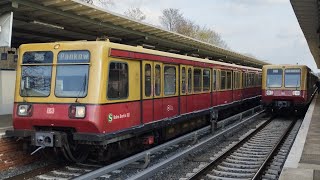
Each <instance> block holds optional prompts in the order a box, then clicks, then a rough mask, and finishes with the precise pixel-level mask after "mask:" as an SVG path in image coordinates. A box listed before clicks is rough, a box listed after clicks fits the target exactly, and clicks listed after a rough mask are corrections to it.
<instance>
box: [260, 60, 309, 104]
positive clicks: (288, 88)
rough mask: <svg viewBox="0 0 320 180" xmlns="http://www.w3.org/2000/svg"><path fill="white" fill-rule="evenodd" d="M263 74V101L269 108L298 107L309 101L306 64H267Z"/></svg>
mask: <svg viewBox="0 0 320 180" xmlns="http://www.w3.org/2000/svg"><path fill="white" fill-rule="evenodd" d="M262 74H263V77H262V82H263V85H262V103H263V105H264V106H265V107H267V108H268V109H272V110H280V109H296V108H299V107H300V106H303V105H304V104H305V102H306V101H307V91H306V74H307V73H306V68H305V67H304V66H298V65H291V66H289V65H266V66H264V67H263V69H262Z"/></svg>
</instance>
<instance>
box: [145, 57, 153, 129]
mask: <svg viewBox="0 0 320 180" xmlns="http://www.w3.org/2000/svg"><path fill="white" fill-rule="evenodd" d="M153 71H154V70H153V62H150V61H143V62H142V97H143V98H142V121H143V123H149V122H152V121H153V112H154V106H153V85H152V82H153V76H152V74H153Z"/></svg>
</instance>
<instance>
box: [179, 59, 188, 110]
mask: <svg viewBox="0 0 320 180" xmlns="http://www.w3.org/2000/svg"><path fill="white" fill-rule="evenodd" d="M186 94H187V68H186V66H185V65H181V66H180V103H179V104H180V114H185V113H186V112H187V96H186Z"/></svg>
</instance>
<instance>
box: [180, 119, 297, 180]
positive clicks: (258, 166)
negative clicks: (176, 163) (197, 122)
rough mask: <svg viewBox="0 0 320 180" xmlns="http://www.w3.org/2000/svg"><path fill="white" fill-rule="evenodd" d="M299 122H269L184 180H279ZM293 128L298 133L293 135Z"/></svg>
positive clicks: (280, 120) (291, 120)
mask: <svg viewBox="0 0 320 180" xmlns="http://www.w3.org/2000/svg"><path fill="white" fill-rule="evenodd" d="M295 122H296V121H295V120H293V119H281V118H277V119H274V120H270V121H266V122H265V123H263V124H261V125H260V126H259V127H258V128H257V129H255V130H253V131H252V132H250V133H248V134H247V135H246V136H245V137H243V138H241V140H239V141H238V142H236V141H235V142H233V143H231V144H230V145H229V146H228V147H227V148H226V149H225V150H223V151H222V152H220V153H219V154H217V155H216V156H215V157H214V158H211V159H210V162H209V163H208V162H204V163H203V164H202V167H199V168H198V169H197V170H194V171H193V172H190V173H188V174H187V175H186V176H185V177H183V178H181V179H183V180H187V179H190V180H191V179H220V180H230V179H258V178H265V179H277V177H278V174H279V172H280V171H281V167H282V164H283V162H284V161H285V159H286V155H287V153H288V151H289V150H290V147H291V144H292V141H293V140H294V138H295V135H296V133H297V131H298V129H299V126H300V124H297V125H295ZM292 128H293V129H294V130H295V131H294V132H292V133H290V132H291V130H292ZM289 133H290V135H288V134H289ZM287 137H288V138H287ZM285 140H287V141H286V142H285V143H284V141H285ZM281 147H282V149H281Z"/></svg>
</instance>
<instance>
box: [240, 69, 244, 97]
mask: <svg viewBox="0 0 320 180" xmlns="http://www.w3.org/2000/svg"><path fill="white" fill-rule="evenodd" d="M239 98H240V100H243V72H242V71H240V72H239Z"/></svg>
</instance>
